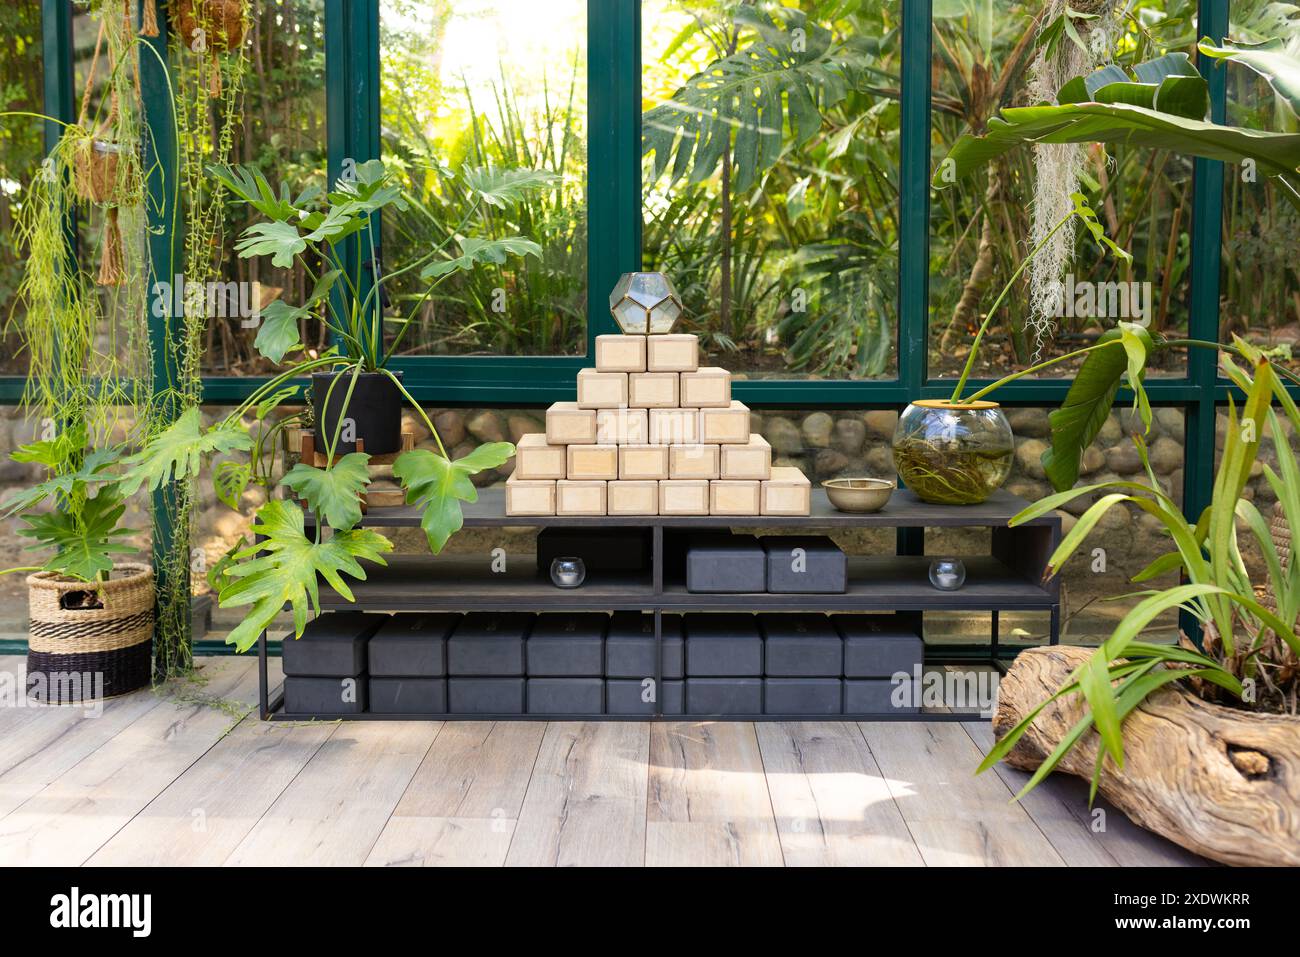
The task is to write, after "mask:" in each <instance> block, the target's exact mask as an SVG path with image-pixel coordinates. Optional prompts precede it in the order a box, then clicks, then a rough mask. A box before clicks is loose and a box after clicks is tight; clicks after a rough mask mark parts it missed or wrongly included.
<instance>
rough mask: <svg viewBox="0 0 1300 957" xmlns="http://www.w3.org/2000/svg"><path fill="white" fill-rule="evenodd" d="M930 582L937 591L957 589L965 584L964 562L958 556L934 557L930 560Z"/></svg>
mask: <svg viewBox="0 0 1300 957" xmlns="http://www.w3.org/2000/svg"><path fill="white" fill-rule="evenodd" d="M930 584H931V585H933V586H934V587H935V588H937V589H939V591H957V590H958V589H959V588H961V586H962V585H964V584H966V564H965V562H963V561H962V560H961V559H960V558H936V559H935V560H934V561H932V562H930Z"/></svg>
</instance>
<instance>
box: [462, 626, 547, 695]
mask: <svg viewBox="0 0 1300 957" xmlns="http://www.w3.org/2000/svg"><path fill="white" fill-rule="evenodd" d="M532 624H533V616H532V615H526V614H519V613H511V614H503V613H500V612H475V613H474V614H470V615H466V616H465V617H464V618H462V619H461V621H460V624H459V625H457V626H456V630H455V631H453V632H452V633H451V637H450V638H448V639H447V673H448V674H449V675H507V676H511V677H522V676H523V675H524V640H525V639H526V638H527V637H528V632H529V629H531V628H532ZM452 710H453V711H455V710H457V709H455V708H453V709H452Z"/></svg>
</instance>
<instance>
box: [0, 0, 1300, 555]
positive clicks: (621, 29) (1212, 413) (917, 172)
mask: <svg viewBox="0 0 1300 957" xmlns="http://www.w3.org/2000/svg"><path fill="white" fill-rule="evenodd" d="M1229 2H1230V0H1200V3H1199V6H1198V18H1199V33H1200V34H1201V35H1208V36H1210V37H1211V38H1213V39H1216V40H1218V39H1222V38H1223V36H1224V35H1225V34H1226V32H1227V27H1228V10H1229ZM901 3H902V78H901V85H902V95H901V105H900V108H901V115H902V119H901V123H902V141H901V156H900V162H899V177H900V183H899V196H900V199H899V203H900V209H899V222H900V241H899V296H900V302H899V333H898V344H897V350H898V376H897V378H895V379H887V380H868V381H852V380H840V381H836V380H831V381H817V380H813V381H807V380H798V381H795V380H788V381H787V380H746V381H738V382H736V384H735V394H736V397H737V398H739V399H741V400H742V401H744V402H746V403H748V404H750V405H752V406H755V407H759V408H763V407H766V408H781V407H804V408H817V407H821V408H861V409H889V408H895V409H897V408H901V407H902V406H904V405H906V404H907V403H908V402H909V401H911V400H913V399H917V398H939V397H943V396H946V395H947V394H948V392H949V391H950V389H951V383H944V382H941V381H939V380H934V379H931V378H930V377H929V374H928V370H927V368H926V352H927V347H928V330H927V316H928V283H929V239H930V186H929V182H930V169H931V164H932V157H931V156H930V142H931V117H930V98H931V70H930V63H931V45H932V28H933V27H932V18H931V0H901ZM42 16H43V38H44V40H43V42H44V49H43V53H44V64H45V77H44V91H45V110H46V112H47V113H49V114H50V115H52V116H55V117H58V118H59V119H62V120H66V121H69V122H70V121H72V120H73V119H74V115H73V114H74V97H75V84H74V78H73V51H72V30H71V18H72V5H71V0H42ZM325 25H326V29H325V43H326V114H327V131H328V132H327V138H328V144H327V147H328V156H329V175H330V177H331V179H332V178H334V177H335V176H337V175H338V172H339V170H340V168H341V166H342V163H343V160H344V159H345V158H351V159H354V160H356V161H358V162H359V161H363V160H366V159H371V158H374V157H377V156H378V155H379V152H380V138H379V115H380V103H379V90H380V83H379V80H380V62H379V0H325ZM164 30H165V24H164ZM587 30H588V36H587V45H588V54H587V56H588V75H589V77H591V78H600V81H601V82H599V83H592V84H591V88H590V93H589V97H588V101H589V107H588V109H589V113H588V130H589V133H588V163H589V168H588V187H587V189H588V197H589V200H590V201H589V203H588V217H589V219H588V234H589V236H592V237H600V241H599V242H592V243H590V244H589V248H588V295H587V302H588V316H587V337H588V350H587V352H588V355H590V354H591V351H592V344H593V340H594V337H595V336H596V335H599V334H601V333H604V332H610V331H617V330H616V327H615V325H614V323H613V320H612V319H611V318H610V316H609V314H608V310H607V309H606V308H605V295H606V293H605V292H604V291H605V290H608V289H610V288H611V287H612V286H613V284H614V282H615V280H616V279H617V277H618V275H619V274H620V273H622V272H625V271H628V270H631V269H636V268H638V267H639V265H640V246H641V222H642V219H641V216H642V214H641V181H640V179H641V160H640V109H641V49H640V42H641V4H640V2H639V0H588V3H587ZM153 42H155V43H156V44H158V45H159V47H160V48H161V47H163V46H165V37H162V38H159V39H158V40H156V41H153ZM1201 69H1202V71H1203V72H1204V73H1205V74H1206V76H1207V78H1208V80H1209V83H1210V97H1211V111H1212V115H1213V117H1214V118H1215V119H1216V120H1218V121H1220V122H1221V121H1222V120H1223V117H1224V115H1225V113H1226V86H1225V83H1224V76H1223V71H1222V70H1214V69H1212V66H1211V64H1210V63H1208V62H1206V61H1204V60H1203V61H1202V63H1201ZM155 70H156V68H155ZM145 79H146V83H145V88H144V97H145V104H144V108H145V114H146V120H147V122H148V124H149V125H150V127H151V128H152V134H153V136H154V138H155V141H157V142H169V141H170V134H171V126H170V118H169V116H168V114H167V112H166V111H167V101H166V97H165V94H164V91H163V89H162V88H161V85H160V83H159V82H158V80H159V77H156V76H155V77H152V78H150V77H148V76H146V78H145ZM47 126H49V127H52V128H51V129H47V130H46V131H45V135H46V139H47V146H48V145H49V144H50V142H51V139H50V138H51V137H52V136H56V135H57V127H53V124H47ZM170 155H171V154H170V151H163V160H164V164H165V165H164V167H163V169H162V170H161V176H163V177H166V178H170V177H171V176H173V175H174V173H175V170H174V169H169V168H167V165H170V160H169V157H170ZM1223 176H1224V173H1223V165H1222V163H1219V162H1215V161H1208V160H1197V161H1196V162H1195V165H1194V173H1193V205H1192V210H1193V212H1192V261H1191V267H1190V268H1191V313H1190V319H1189V332H1190V334H1191V335H1192V336H1195V337H1198V338H1206V339H1214V338H1217V335H1218V325H1219V269H1220V258H1221V257H1220V253H1221V249H1220V241H1221V240H1220V237H1221V216H1222V205H1223V183H1224V179H1223ZM154 254H155V256H163V257H165V256H166V254H167V247H166V244H165V241H163V242H162V245H161V246H159V245H158V243H157V242H155V249H154ZM151 334H152V335H153V336H155V337H156V338H157V340H158V341H159V342H161V340H162V337H164V336H165V335H166V334H167V324H166V323H165V322H159V323H154V324H153V325H152V326H151ZM159 351H160V350H159ZM587 362H588V360H587V359H586V358H584V357H573V356H568V357H513V356H502V357H479V358H455V357H441V356H439V357H432V356H431V357H421V358H409V359H405V360H402V361H400V362H398V363H396V365H397V367H398V368H401V369H403V371H404V372H405V379H404V381H405V382H406V384H407V387H408V388H409V389H410V391H411V393H412V395H413V396H415V398H416V399H417V400H419V401H420V402H422V403H426V404H429V405H436V406H484V407H530V406H532V407H536V406H544V405H547V404H549V403H551V402H554V401H558V400H564V399H572V398H573V396H574V388H575V386H574V373H575V372H576V371H577V369H579V368H581V367H582V366H584V365H586V364H587ZM22 381H23V380H22V378H21V377H19V376H6V377H0V403H4V404H13V403H16V402H17V401H18V400H19V398H20V397H21V394H22ZM262 381H264V380H262V379H260V378H245V377H211V378H207V379H205V380H204V401H205V402H206V403H211V404H230V403H233V402H238V401H240V400H241V399H243V398H245V397H246V396H247V395H248V394H249V393H250V392H251V391H252V390H253V389H254V388H256V387H257V386H258V385H259V384H260V383H261V382H262ZM1068 386H1069V382H1068V380H1061V379H1043V380H1032V381H1030V380H1021V381H1019V382H1015V383H1012V384H1011V385H1009V386H1007V387H1006V388H1004V389H1002V390H1000V391H999V393H998V396H997V398H998V400H999V401H1001V402H1002V403H1003V404H1005V405H1008V406H1017V405H1019V406H1026V405H1038V406H1042V405H1051V404H1053V403H1055V402H1058V401H1060V399H1061V398H1063V397H1064V395H1065V391H1066V389H1067V388H1068ZM1230 390H1231V387H1230V386H1229V385H1227V384H1226V383H1225V382H1224V381H1223V380H1222V379H1221V378H1220V377H1219V376H1218V372H1217V368H1216V363H1215V357H1214V355H1213V353H1211V352H1210V351H1208V350H1192V354H1191V355H1190V356H1189V357H1188V364H1187V370H1186V374H1185V375H1183V376H1180V377H1172V378H1158V379H1152V380H1151V381H1150V382H1149V383H1148V392H1149V394H1150V397H1151V400H1152V402H1153V403H1154V404H1156V405H1161V406H1175V407H1179V408H1182V409H1184V410H1185V412H1186V423H1187V426H1186V427H1187V434H1186V440H1185V450H1186V452H1185V455H1186V459H1185V468H1184V479H1183V482H1184V486H1183V495H1184V507H1185V508H1186V510H1187V511H1188V512H1189V513H1190V514H1196V513H1198V512H1199V511H1200V510H1201V509H1202V508H1203V507H1205V506H1206V505H1208V504H1209V496H1210V489H1211V482H1212V477H1213V473H1214V438H1215V419H1216V413H1217V409H1218V408H1219V407H1220V406H1222V405H1224V404H1225V403H1226V401H1227V399H1228V395H1229V393H1230ZM1294 392H1295V394H1296V395H1297V396H1298V397H1300V390H1294ZM1130 399H1131V396H1128V395H1125V394H1124V393H1121V394H1120V395H1119V396H1118V397H1117V400H1116V401H1117V403H1126V402H1128V401H1129V400H1130ZM919 546H920V539H919V538H917V537H915V536H906V535H904V536H902V537H901V538H900V547H901V548H904V549H907V550H911V549H916V548H918V547H919Z"/></svg>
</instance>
